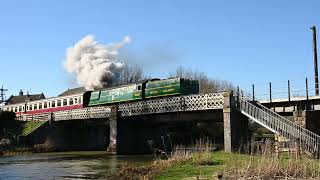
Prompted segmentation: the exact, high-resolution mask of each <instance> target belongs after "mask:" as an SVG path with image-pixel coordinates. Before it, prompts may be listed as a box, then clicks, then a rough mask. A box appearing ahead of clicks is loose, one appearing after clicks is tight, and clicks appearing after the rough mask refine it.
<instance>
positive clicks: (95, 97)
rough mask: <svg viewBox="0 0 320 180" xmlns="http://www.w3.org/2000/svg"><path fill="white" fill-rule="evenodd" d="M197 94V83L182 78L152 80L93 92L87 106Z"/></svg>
mask: <svg viewBox="0 0 320 180" xmlns="http://www.w3.org/2000/svg"><path fill="white" fill-rule="evenodd" d="M197 93H199V83H198V81H194V80H189V79H182V78H170V79H164V80H160V79H153V80H146V81H143V82H139V83H134V84H127V85H122V86H116V87H112V88H107V89H101V90H96V91H93V92H91V93H90V94H88V95H89V96H90V98H89V102H88V106H97V105H106V104H112V103H118V102H126V101H135V100H141V99H150V98H159V97H164V96H177V95H188V94H197Z"/></svg>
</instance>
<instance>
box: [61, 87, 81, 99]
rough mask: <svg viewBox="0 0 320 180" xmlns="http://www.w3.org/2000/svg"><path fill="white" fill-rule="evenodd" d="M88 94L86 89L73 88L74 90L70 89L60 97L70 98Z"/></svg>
mask: <svg viewBox="0 0 320 180" xmlns="http://www.w3.org/2000/svg"><path fill="white" fill-rule="evenodd" d="M84 92H86V89H85V88H84V87H78V88H73V89H68V90H66V91H65V92H63V93H61V94H59V95H58V97H59V96H69V95H73V94H82V93H84Z"/></svg>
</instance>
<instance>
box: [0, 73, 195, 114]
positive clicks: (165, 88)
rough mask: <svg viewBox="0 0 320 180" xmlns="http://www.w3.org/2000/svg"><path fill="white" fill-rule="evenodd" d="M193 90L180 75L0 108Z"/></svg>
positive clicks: (48, 108)
mask: <svg viewBox="0 0 320 180" xmlns="http://www.w3.org/2000/svg"><path fill="white" fill-rule="evenodd" d="M197 93H199V83H198V81H194V80H189V79H182V78H169V79H163V80H160V79H152V80H145V81H142V82H138V83H132V84H126V85H121V86H115V87H110V88H105V89H99V90H95V91H86V92H84V93H80V94H73V95H66V96H60V97H54V98H47V99H42V100H37V101H29V102H25V103H20V104H12V105H5V106H1V107H0V109H1V110H3V111H12V112H15V113H16V114H17V115H20V114H38V113H49V112H55V111H62V110H70V109H77V108H83V107H92V106H103V105H109V104H115V103H125V102H131V101H137V100H143V99H151V98H161V97H164V96H179V95H188V94H197Z"/></svg>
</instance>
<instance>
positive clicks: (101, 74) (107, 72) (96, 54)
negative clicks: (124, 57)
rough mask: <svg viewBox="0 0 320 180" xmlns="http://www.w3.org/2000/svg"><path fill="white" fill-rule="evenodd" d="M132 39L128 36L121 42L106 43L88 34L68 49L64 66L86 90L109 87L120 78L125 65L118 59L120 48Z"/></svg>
mask: <svg viewBox="0 0 320 180" xmlns="http://www.w3.org/2000/svg"><path fill="white" fill-rule="evenodd" d="M130 41H131V40H130V37H129V36H126V37H124V38H123V40H122V41H121V42H119V43H114V44H109V45H104V44H99V43H98V42H97V41H95V39H94V36H92V35H87V36H85V37H84V38H83V39H81V40H80V41H79V42H77V43H76V44H75V45H74V46H72V47H69V48H68V49H67V53H66V60H65V62H64V67H65V69H66V71H67V72H68V73H69V74H74V75H75V76H76V79H77V83H78V84H79V85H81V86H84V87H85V88H86V90H93V89H94V88H102V87H107V86H108V85H109V84H110V83H112V82H115V81H117V80H118V78H119V75H120V73H121V71H122V69H123V67H124V64H123V63H122V62H119V61H118V60H117V57H118V54H119V49H121V48H122V47H123V46H125V45H126V44H128V43H130Z"/></svg>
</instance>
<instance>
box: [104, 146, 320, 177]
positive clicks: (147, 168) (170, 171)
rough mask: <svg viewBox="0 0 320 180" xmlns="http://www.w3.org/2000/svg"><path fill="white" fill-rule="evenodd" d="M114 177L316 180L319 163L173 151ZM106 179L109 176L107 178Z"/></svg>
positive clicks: (319, 174) (319, 171) (121, 170)
mask: <svg viewBox="0 0 320 180" xmlns="http://www.w3.org/2000/svg"><path fill="white" fill-rule="evenodd" d="M111 177H113V178H114V179H119V177H121V179H159V180H164V179H219V177H223V179H285V178H289V179H290V178H292V179H319V178H320V163H319V161H318V160H312V159H308V158H306V157H300V158H295V157H290V156H288V155H284V156H281V157H279V158H278V157H270V156H255V155H244V154H235V153H224V152H221V151H219V152H213V153H208V152H202V153H194V154H176V155H173V156H172V157H171V158H169V159H167V160H160V159H157V160H155V161H153V162H152V163H150V164H147V165H144V166H139V167H137V166H131V165H129V164H126V165H124V166H123V167H122V168H121V169H120V170H119V171H118V172H117V173H116V174H114V175H113V176H111ZM109 179H110V177H109Z"/></svg>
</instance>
